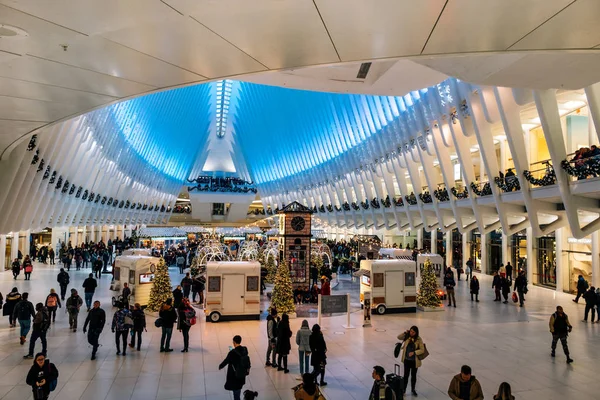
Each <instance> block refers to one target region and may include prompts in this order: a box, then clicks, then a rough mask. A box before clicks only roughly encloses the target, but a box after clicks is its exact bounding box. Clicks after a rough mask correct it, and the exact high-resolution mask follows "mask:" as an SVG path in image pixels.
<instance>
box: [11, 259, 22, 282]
mask: <svg viewBox="0 0 600 400" xmlns="http://www.w3.org/2000/svg"><path fill="white" fill-rule="evenodd" d="M11 269H12V274H13V279H14V280H17V277H18V276H19V274H20V273H21V263H20V262H19V259H18V258H15V260H14V261H13V262H12V265H11Z"/></svg>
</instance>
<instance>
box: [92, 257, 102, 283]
mask: <svg viewBox="0 0 600 400" xmlns="http://www.w3.org/2000/svg"><path fill="white" fill-rule="evenodd" d="M102 266H103V263H102V259H101V258H100V257H97V258H96V259H95V260H94V261H93V262H92V270H93V271H94V273H95V274H96V278H97V279H100V278H102Z"/></svg>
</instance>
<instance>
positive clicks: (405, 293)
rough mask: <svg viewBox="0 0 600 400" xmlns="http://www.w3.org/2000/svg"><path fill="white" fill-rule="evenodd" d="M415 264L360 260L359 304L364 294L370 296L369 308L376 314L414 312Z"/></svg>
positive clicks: (362, 302) (398, 261)
mask: <svg viewBox="0 0 600 400" xmlns="http://www.w3.org/2000/svg"><path fill="white" fill-rule="evenodd" d="M416 273H417V264H416V262H414V261H412V260H397V259H396V260H393V259H392V260H362V261H361V262H360V271H358V272H357V273H356V275H358V276H359V277H360V303H361V305H364V297H365V292H371V308H372V309H375V310H376V311H377V313H378V314H384V313H386V312H416V310H417V286H416Z"/></svg>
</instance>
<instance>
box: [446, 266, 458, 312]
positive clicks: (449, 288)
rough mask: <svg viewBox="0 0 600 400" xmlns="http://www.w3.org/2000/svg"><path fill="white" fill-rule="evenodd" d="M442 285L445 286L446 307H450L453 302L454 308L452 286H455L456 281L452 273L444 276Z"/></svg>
mask: <svg viewBox="0 0 600 400" xmlns="http://www.w3.org/2000/svg"><path fill="white" fill-rule="evenodd" d="M444 286H445V287H446V294H447V295H448V307H452V303H453V302H454V307H455V308H456V296H455V295H454V286H456V281H455V280H454V276H453V275H452V274H450V273H447V274H446V276H445V277H444Z"/></svg>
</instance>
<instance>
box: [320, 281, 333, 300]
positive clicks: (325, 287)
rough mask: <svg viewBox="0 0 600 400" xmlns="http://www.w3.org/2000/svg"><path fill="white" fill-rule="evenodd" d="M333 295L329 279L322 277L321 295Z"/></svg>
mask: <svg viewBox="0 0 600 400" xmlns="http://www.w3.org/2000/svg"><path fill="white" fill-rule="evenodd" d="M330 295H331V285H330V284H329V279H327V278H322V279H321V296H330Z"/></svg>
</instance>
